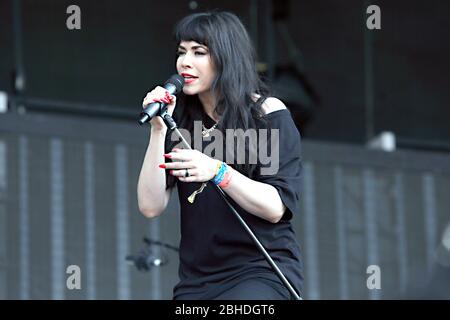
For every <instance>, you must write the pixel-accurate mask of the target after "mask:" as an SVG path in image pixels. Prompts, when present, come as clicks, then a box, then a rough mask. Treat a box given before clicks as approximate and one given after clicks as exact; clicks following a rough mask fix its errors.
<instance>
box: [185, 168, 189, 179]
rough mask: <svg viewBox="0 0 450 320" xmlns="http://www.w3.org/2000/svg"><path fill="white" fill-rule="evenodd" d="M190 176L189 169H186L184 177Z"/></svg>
mask: <svg viewBox="0 0 450 320" xmlns="http://www.w3.org/2000/svg"><path fill="white" fill-rule="evenodd" d="M189 176H190V174H189V171H188V169H186V171H185V172H184V177H185V178H187V177H189Z"/></svg>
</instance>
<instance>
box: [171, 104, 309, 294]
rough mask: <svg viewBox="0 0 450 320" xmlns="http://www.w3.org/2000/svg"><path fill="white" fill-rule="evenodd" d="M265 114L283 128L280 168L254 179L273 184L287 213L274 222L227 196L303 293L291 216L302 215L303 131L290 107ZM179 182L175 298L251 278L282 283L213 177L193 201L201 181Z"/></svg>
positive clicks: (208, 123) (209, 291)
mask: <svg viewBox="0 0 450 320" xmlns="http://www.w3.org/2000/svg"><path fill="white" fill-rule="evenodd" d="M265 117H266V119H268V120H269V122H270V126H271V128H272V129H279V170H278V172H277V173H276V174H274V175H261V174H259V175H258V177H257V178H253V179H254V180H257V181H260V182H263V183H267V184H270V185H272V186H274V187H275V188H276V189H277V190H278V192H279V194H280V197H281V200H282V201H283V203H284V204H285V206H286V212H285V214H284V216H283V218H282V219H281V220H280V222H278V223H276V224H274V223H271V222H269V221H266V220H264V219H261V218H259V217H257V216H255V215H253V214H250V213H248V212H246V211H245V210H244V209H242V208H241V207H240V206H239V205H238V204H237V203H236V202H234V201H233V199H231V197H228V199H229V201H230V202H231V203H232V204H233V206H234V208H235V209H236V210H237V212H238V213H239V214H240V215H241V217H242V218H243V219H244V220H245V221H246V223H247V224H248V225H249V227H250V228H251V229H252V231H253V232H254V233H255V235H256V237H257V238H258V239H259V240H260V242H261V243H262V245H263V246H264V247H265V248H266V250H267V251H268V253H269V255H270V256H271V257H272V259H273V260H274V261H275V263H276V264H277V265H278V267H279V268H280V270H281V271H282V272H283V274H284V275H285V276H286V278H287V279H288V280H289V282H290V283H291V284H292V286H293V287H294V288H295V289H296V291H297V292H299V293H300V295H301V292H302V284H303V275H302V263H301V258H300V256H301V255H300V248H299V245H298V243H297V241H296V236H295V233H294V230H293V229H292V226H291V223H290V219H291V218H292V215H293V214H294V215H298V214H299V197H300V186H301V173H302V166H301V146H300V134H299V132H298V130H297V128H296V126H295V124H294V122H293V120H292V117H291V114H290V112H289V110H287V109H283V110H278V111H275V112H272V113H269V114H267V115H265ZM213 124H214V122H213V120H212V119H211V118H209V117H208V118H207V120H206V123H205V126H206V127H207V128H209V127H211V126H212V125H213ZM208 143H211V142H206V141H204V143H203V146H205V145H207V144H208ZM271 150H273V148H272V149H271ZM221 160H226V159H221ZM258 172H259V170H258ZM177 185H178V195H179V201H180V208H181V242H180V265H179V277H180V282H179V283H178V284H177V285H176V286H175V288H174V299H177V298H182V296H183V295H187V296H189V297H196V298H198V299H211V298H213V297H214V295H215V294H216V293H218V292H219V291H223V290H226V288H231V287H232V286H233V285H234V284H235V283H236V282H238V281H241V280H242V279H248V278H255V277H260V278H265V279H269V280H273V281H279V282H281V281H280V280H279V278H278V276H277V275H276V274H275V273H274V272H273V271H272V268H271V267H270V265H269V264H268V263H267V261H266V260H265V258H264V256H263V255H262V254H261V253H260V251H259V250H258V248H257V247H256V245H255V244H254V242H253V240H252V239H251V238H250V236H249V235H248V234H247V232H246V231H245V230H244V228H243V227H242V226H241V224H240V223H239V221H238V219H237V218H236V217H235V216H234V214H233V213H232V212H231V210H230V209H229V207H228V206H227V205H226V203H225V202H224V200H223V199H222V198H221V196H220V194H219V192H218V191H217V190H216V187H215V186H214V185H213V184H212V182H210V183H208V185H207V187H206V188H205V189H204V190H203V192H202V193H200V194H198V195H197V197H196V199H195V201H194V203H192V204H191V203H189V202H188V200H187V198H188V197H189V195H191V194H192V192H193V191H194V190H197V189H198V188H199V187H200V186H201V183H196V182H194V183H192V182H191V183H184V182H181V181H178V182H177Z"/></svg>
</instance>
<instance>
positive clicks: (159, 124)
mask: <svg viewBox="0 0 450 320" xmlns="http://www.w3.org/2000/svg"><path fill="white" fill-rule="evenodd" d="M152 102H164V103H167V104H168V106H167V113H168V114H170V115H173V111H174V110H175V105H176V102H177V98H176V97H175V96H174V95H171V94H169V91H167V90H166V89H164V88H163V87H160V86H158V87H156V88H155V89H153V90H152V91H150V92H149V93H147V95H146V96H145V98H144V101H142V108H145V107H146V106H147V105H149V104H150V103H152ZM150 124H151V126H152V129H155V130H160V131H163V130H166V129H167V127H166V124H165V123H164V120H163V119H162V118H161V117H159V116H154V117H153V119H152V120H151V121H150Z"/></svg>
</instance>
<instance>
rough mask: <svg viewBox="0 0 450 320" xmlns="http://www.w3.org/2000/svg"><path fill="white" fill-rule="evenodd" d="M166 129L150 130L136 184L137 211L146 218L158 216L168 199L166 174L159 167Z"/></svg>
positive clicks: (161, 160) (169, 191) (162, 158)
mask: <svg viewBox="0 0 450 320" xmlns="http://www.w3.org/2000/svg"><path fill="white" fill-rule="evenodd" d="M165 136H166V130H153V127H152V130H151V134H150V142H149V145H148V148H147V151H146V153H145V157H144V162H143V164H142V168H141V172H140V174H139V180H138V185H137V198H138V204H139V211H140V212H141V213H142V214H143V215H144V216H146V217H148V218H153V217H157V216H159V215H160V214H161V213H162V212H163V211H164V209H165V208H166V207H167V204H168V202H169V199H170V193H171V190H170V189H169V190H166V174H165V172H164V170H161V169H160V168H159V166H158V165H159V164H160V163H163V162H164V157H163V154H164V140H165Z"/></svg>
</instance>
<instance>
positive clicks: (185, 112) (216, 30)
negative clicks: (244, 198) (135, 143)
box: [165, 11, 269, 188]
mask: <svg viewBox="0 0 450 320" xmlns="http://www.w3.org/2000/svg"><path fill="white" fill-rule="evenodd" d="M174 38H175V43H176V47H177V48H178V45H179V44H180V42H181V41H195V42H197V43H199V44H202V45H205V46H207V47H208V50H209V53H210V55H211V59H212V62H213V64H214V66H215V69H216V77H215V79H214V80H213V83H212V86H211V91H212V93H213V94H214V95H215V98H216V106H215V110H214V111H215V113H216V114H217V115H218V116H220V121H219V123H218V126H217V129H219V130H222V132H223V133H225V129H243V130H244V131H245V130H247V129H260V128H267V125H268V123H267V121H266V120H265V119H264V117H263V116H264V112H263V110H262V107H261V105H262V103H263V102H264V100H265V99H266V98H267V96H268V95H269V90H268V87H267V86H266V85H265V84H264V82H263V81H262V80H261V79H260V77H259V75H258V73H257V70H256V53H255V50H254V48H253V46H252V42H251V40H250V37H249V35H248V33H247V30H246V29H245V27H244V25H243V24H242V22H241V21H240V20H239V18H238V17H237V16H236V15H235V14H233V13H230V12H224V11H210V12H205V13H195V14H191V15H189V16H187V17H185V18H183V19H182V20H181V21H180V22H179V23H178V24H177V26H176V28H175V32H174ZM255 95H258V96H259V98H258V99H255ZM203 113H204V111H203V108H202V105H201V103H200V99H199V98H198V95H193V96H188V95H185V94H181V95H179V97H178V100H177V107H176V108H175V111H174V118H175V120H176V121H177V122H178V126H179V127H180V128H184V129H187V130H189V132H191V134H192V132H193V127H194V121H195V120H202V119H204V115H203ZM169 136H170V133H168V134H167V136H166V145H165V148H166V152H170V150H171V149H172V148H173V146H174V145H175V144H176V142H173V141H171V139H169V138H168V137H169ZM225 147H226V146H225ZM254 147H255V148H256V149H257V146H254ZM249 149H250V148H249V145H248V144H247V143H246V145H245V151H246V154H248V152H249ZM253 150H255V149H253ZM233 152H234V154H235V157H234V159H237V155H236V148H235V150H234V151H233ZM224 154H225V152H224ZM223 160H225V159H223ZM233 167H234V168H235V169H236V170H238V171H240V172H241V173H243V174H245V175H246V176H248V177H252V176H254V174H255V170H256V167H257V165H256V164H249V163H247V161H246V163H245V164H236V165H233ZM175 181H176V178H175V177H173V176H171V175H168V181H167V188H170V187H172V186H173V185H174V184H175Z"/></svg>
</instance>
